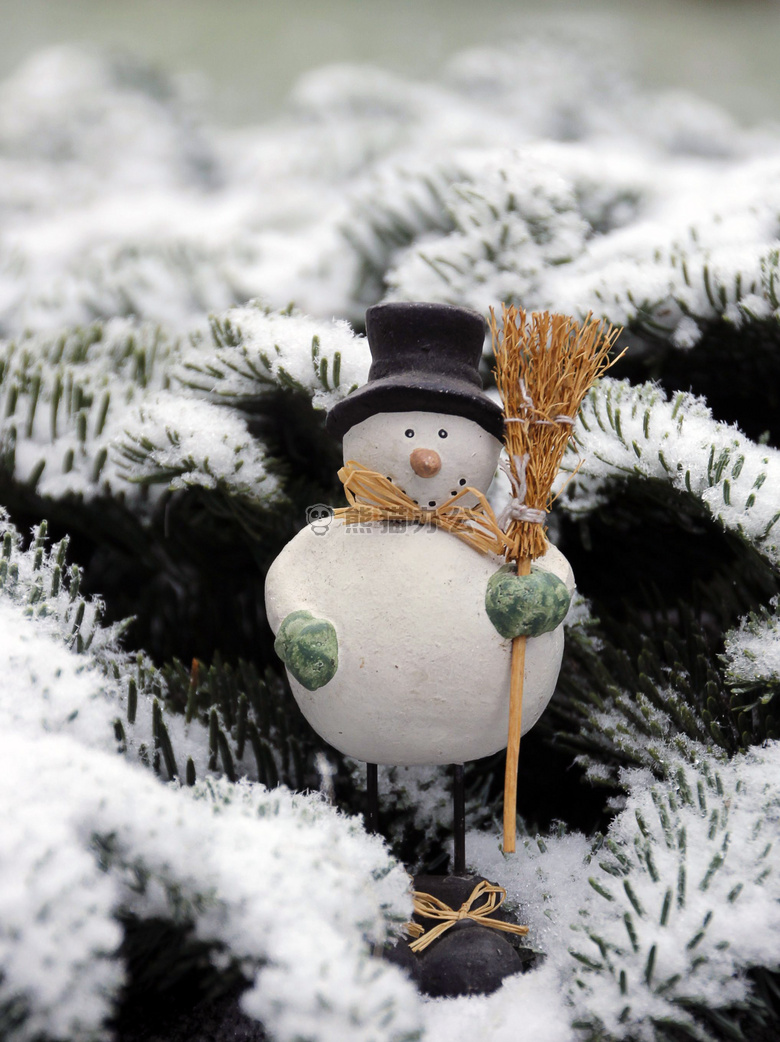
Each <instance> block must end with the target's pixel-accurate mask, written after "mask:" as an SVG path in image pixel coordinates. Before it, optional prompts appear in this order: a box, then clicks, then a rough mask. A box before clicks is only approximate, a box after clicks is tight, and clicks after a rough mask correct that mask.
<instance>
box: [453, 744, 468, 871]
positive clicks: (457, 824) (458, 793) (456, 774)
mask: <svg viewBox="0 0 780 1042" xmlns="http://www.w3.org/2000/svg"><path fill="white" fill-rule="evenodd" d="M452 811H453V819H454V820H453V826H454V834H455V836H454V838H455V857H454V864H453V875H456V876H465V874H466V787H465V785H464V781H463V764H462V763H454V764H453V765H452Z"/></svg>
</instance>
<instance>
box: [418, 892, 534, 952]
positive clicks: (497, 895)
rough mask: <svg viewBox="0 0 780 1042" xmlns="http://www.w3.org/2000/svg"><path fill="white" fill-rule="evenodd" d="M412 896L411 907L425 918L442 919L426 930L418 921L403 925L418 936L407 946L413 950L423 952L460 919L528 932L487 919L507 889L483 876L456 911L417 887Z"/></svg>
mask: <svg viewBox="0 0 780 1042" xmlns="http://www.w3.org/2000/svg"><path fill="white" fill-rule="evenodd" d="M412 896H413V898H414V910H415V912H416V913H417V914H418V915H422V916H425V918H426V919H440V920H441V922H440V923H438V924H437V925H436V926H433V927H431V929H430V930H426V929H425V927H423V926H420V924H419V923H407V924H406V930H407V932H408V933H409V934H411V936H412V937H416V938H417V940H416V941H413V942H412V943H411V944H410V945H409V947H410V948H411V950H412V951H413V952H421V951H424V950H425V949H426V948H427V947H428V945H429V944H431V943H432V942H433V941H435V940H436V938H437V937H441V935H442V934H443V933H446V932H447V930H449V928H450V927H451V926H454V925H455V923H457V922H460V920H461V919H471V920H472V921H473V922H475V923H479V924H480V926H489V927H490V928H491V929H493V930H503V931H504V932H505V933H514V934H517V935H519V936H521V937H525V935H526V934H527V933H528V927H527V926H518V925H517V923H505V922H504V921H503V920H502V919H490V918H488V916H490V915H492V913H493V912H496V911H498V909H499V908H500V907H501V905H502V904H503V903H504V901H505V900H506V890H505V889H504V888H503V887H502V886H496V885H495V884H494V883H488V882H487V880H485V879H483V880H482V882H481V883H478V884H477V886H475V887H474V889H473V890H472V892H471V896H470V897H469V898H467V899H466V900H465V901H464V902H463V904H462V905H461V906H460V908H459V909H458V910H457V911H456V910H455V909H454V908H450V906H449V905H448V904H445V902H444V901H440V900H439V898H438V897H434V896H433V895H432V894H425V893H422V892H421V891H420V890H415V891H414V894H413V895H412ZM485 896H487V900H486V901H485V903H484V904H482V905H479V907H478V908H475V907H474V904H475V903H476V902H477V901H478V900H479V899H480V898H481V897H485Z"/></svg>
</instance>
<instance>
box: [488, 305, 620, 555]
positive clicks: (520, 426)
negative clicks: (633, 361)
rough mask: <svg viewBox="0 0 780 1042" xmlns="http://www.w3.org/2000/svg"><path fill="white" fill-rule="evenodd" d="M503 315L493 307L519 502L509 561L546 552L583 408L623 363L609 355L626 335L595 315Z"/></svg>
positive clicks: (515, 311)
mask: <svg viewBox="0 0 780 1042" xmlns="http://www.w3.org/2000/svg"><path fill="white" fill-rule="evenodd" d="M501 310H502V321H501V327H500V328H499V325H498V322H497V320H496V316H495V312H494V311H493V309H492V308H491V310H490V329H491V332H492V334H493V351H494V354H495V356H496V369H495V375H496V383H497V385H498V390H499V393H500V395H501V400H502V402H503V405H504V416H505V419H506V433H505V438H504V440H505V444H506V449H507V454H508V456H509V476H510V481H511V483H512V489H513V493H514V498H515V500H516V503H515V504H513V507H514V509H513V510H512V512H511V513H510V517H509V523H508V526H507V541H508V543H509V545H510V547H511V549H510V550H509V551H508V552H507V557H508V558H510V559H513V560H519V559H521V558H530V559H533V558H536V557H540V556H541V555H542V554H543V553H544V552H545V550H546V549H547V540H546V538H545V534H544V533H545V531H546V528H545V527H544V525H543V515H545V514H547V512H548V511H549V508H550V494H551V489H552V484H553V481H554V480H555V476H556V474H557V473H558V470H559V469H560V465H561V460H562V458H563V453H564V451H565V449H566V443H567V442H568V440H569V438H570V437H571V435H572V431H573V428H574V421H575V419H576V417H577V413H578V411H579V408H580V405H581V403H582V400H583V398H584V397H585V395H586V394H587V393H588V390H589V388H590V387H591V385H592V384H593V383H594V381H595V380H597V379H598V377H599V376H601V375H602V374H603V373H604V372H605V371H606V370H607V369H608V368H609V367H610V366H611V365H613V364H614V363H615V362H616V361H617V358H615V359H613V360H611V361H610V359H609V352H610V350H611V349H612V348H613V346H614V344H615V341H616V340H617V338H618V336H619V335H620V333H621V330H620V329H617V328H611V327H609V326H608V325H607V324H606V323H604V322H602V321H600V320H597V319H594V318H593V316H592V315H591V314H589V315H588V317H587V318H586V319H585V321H584V322H583V323H582V324H581V325H578V323H577V322H576V320H575V319H573V318H571V317H570V316H569V315H554V314H550V312H548V311H542V312H537V313H535V314H532V315H531V316H530V320H529V319H528V318H527V317H526V313H525V311H524V310H523V309H522V308H516V307H507V306H506V305H505V304H502V306H501ZM618 357H622V355H619V356H618ZM523 508H525V509H523Z"/></svg>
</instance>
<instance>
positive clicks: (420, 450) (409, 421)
mask: <svg viewBox="0 0 780 1042" xmlns="http://www.w3.org/2000/svg"><path fill="white" fill-rule="evenodd" d="M500 452H501V442H500V441H499V440H498V439H497V438H494V437H493V435H492V434H488V433H487V431H485V430H483V429H482V427H480V425H479V424H478V423H474V421H473V420H467V419H465V417H463V416H450V415H449V414H447V413H440V412H383V413H377V414H376V415H375V416H369V418H368V419H367V420H363V422H362V423H358V424H356V425H355V426H354V427H351V428H350V429H349V430H348V431H347V433H346V434H345V435H344V460H345V462H346V461H347V460H351V459H352V460H356V461H357V462H358V463H360V464H361V465H362V466H364V467H367V468H369V469H370V470H376V471H378V472H379V473H380V474H383V475H384V476H385V477H387V478H389V479H390V480H391V481H392V482H393V483H394V484H395V485H397V486H398V487H399V488H400V489H401V490H402V491H403V492H405V493H406V495H407V496H409V497H410V498H411V499H413V500H414V501H415V502H416V503H417V504H418V505H419V506H420V507H422V508H423V509H426V508H430V509H431V510H432V509H433V508H434V507H437V506H441V504H442V503H445V502H446V501H447V500H448V499H451V498H452V497H453V496H455V495H457V494H458V492H460V491H462V490H463V488H464V487H465V486H467V485H470V486H471V487H472V488H476V489H478V490H479V491H480V492H486V491H487V489H488V486H489V485H490V482H491V481H492V480H493V475H494V474H495V472H496V467H497V466H498V457H499V453H500ZM458 503H459V505H462V506H473V505H474V504H475V503H476V500H475V498H474V497H473V496H464V497H463V499H461V500H459V501H458Z"/></svg>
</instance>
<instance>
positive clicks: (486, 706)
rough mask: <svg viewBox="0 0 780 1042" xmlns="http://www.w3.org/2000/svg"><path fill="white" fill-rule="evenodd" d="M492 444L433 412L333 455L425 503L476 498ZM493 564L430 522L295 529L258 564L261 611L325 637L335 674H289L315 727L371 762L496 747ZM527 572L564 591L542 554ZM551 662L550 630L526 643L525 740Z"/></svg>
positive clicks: (351, 436) (552, 670)
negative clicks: (298, 617)
mask: <svg viewBox="0 0 780 1042" xmlns="http://www.w3.org/2000/svg"><path fill="white" fill-rule="evenodd" d="M500 449H501V443H500V442H499V441H498V440H497V439H496V438H494V437H493V436H492V435H491V434H488V433H487V432H486V431H485V430H483V429H482V427H481V426H480V425H479V424H477V423H475V422H473V421H472V420H469V419H466V418H464V417H462V416H453V415H448V414H445V413H433V412H407V413H403V412H393V413H379V414H377V415H374V416H371V417H369V418H368V419H366V420H364V421H363V422H361V423H359V424H357V425H356V426H355V427H353V428H351V429H350V430H349V431H348V432H347V433H346V435H345V436H344V458H345V460H348V459H354V460H356V461H357V462H359V463H360V464H361V465H362V466H364V467H367V468H369V469H371V470H376V471H378V472H380V473H381V474H383V475H384V476H385V477H388V478H390V480H392V481H393V482H394V483H395V484H397V485H398V486H399V488H401V489H402V490H403V491H404V492H405V493H406V494H407V495H408V496H409V497H410V498H412V499H413V500H416V501H417V502H418V503H419V505H420V506H421V507H422V508H423V509H425V508H427V507H430V508H431V509H433V507H434V506H439V505H440V504H441V503H443V502H445V501H446V500H447V499H449V498H451V496H452V495H453V494H455V493H456V492H457V491H459V490H460V489H462V488H463V487H465V486H470V487H473V488H476V489H478V490H480V491H485V490H486V489H487V487H488V486H489V484H490V482H491V480H492V478H493V475H494V473H495V469H496V464H497V460H498V456H499V453H500ZM469 499H470V500H471V502H470V503H469V501H468V499H466V498H465V497H464V500H465V502H464V500H461V501H460V502H461V503H462V504H463V505H473V504H474V502H475V500H474V497H469ZM503 563H504V562H503V559H502V558H500V557H498V556H496V555H494V554H481V553H479V552H478V551H477V550H475V549H473V548H472V547H471V546H469V545H468V544H467V543H465V542H464V541H462V540H461V539H459V538H458V537H457V536H455V535H453V534H452V533H450V532H446V531H444V530H443V529H441V528H437V527H435V526H434V525H432V524H418V523H415V522H372V523H361V524H354V525H347V524H345V523H343V522H342V521H341V520H338V519H334V520H333V521H332V522H331V523H330V525H328V526H327V527H325V526H324V525H323V524H317V525H316V526H313V527H307V528H304V529H303V530H302V531H301V532H299V533H298V535H297V536H296V537H295V538H294V539H293V540H292V541H291V542H290V543H289V544H288V545H287V546H286V547H285V548H284V550H283V551H282V553H281V554H280V555H279V557H278V558H277V559H276V560H275V561H274V563H273V565H272V566H271V568H270V570H269V573H268V578H267V581H266V611H267V614H268V620H269V622H270V624H271V627H272V629H273V631H274V632H275V633H276V632H277V631H278V629H279V626H280V625H281V623H282V621H283V620H284V618H285V617H286V616H287V615H288V614H289V613H290V612H293V611H297V610H301V609H303V610H307V611H310V612H311V613H312V615H313V616H315V617H317V618H320V619H326V620H327V621H329V622H330V623H332V625H333V626H334V628H335V630H336V635H337V638H338V669H337V671H336V674H335V676H334V677H333V678H332V679H331V680H330V681H329V682H328V683H327V684H325V685H324V686H323V687H321V688H319V689H317V690H315V691H308V690H307V689H306V688H305V687H303V686H302V685H301V684H300V683H298V681H297V680H295V678H294V677H292V676H290V678H289V679H290V686H291V688H292V691H293V694H294V696H295V698H296V701H297V702H298V705H299V706H300V708H301V710H302V712H303V714H304V716H305V717H306V719H307V720H308V721H309V723H310V724H311V726H312V727H313V728H314V730H315V731H317V733H318V734H319V735H321V736H322V737H323V738H324V739H325V741H327V742H328V743H329V744H330V745H332V746H334V747H335V748H336V749H338V750H340V751H341V752H342V753H345V754H347V755H349V756H354V757H356V758H358V759H360V760H364V761H366V762H369V763H378V764H400V765H412V764H446V763H463V762H464V761H466V760H472V759H477V758H479V757H481V756H488V755H490V754H492V753H495V752H497V751H498V750H500V749H503V748H504V747H505V746H506V742H507V723H508V711H509V684H510V662H511V652H512V642H511V640H507V639H504V638H502V637H501V636H500V635H499V634H498V632H497V631H496V630H495V628H494V627H493V625H492V623H491V622H490V620H489V618H488V616H487V613H486V610H485V593H486V590H487V584H488V580H489V579H490V577H491V576H492V575H493V574H495V572H496V571H497V570H498V569H499V568H500V567H501V565H502V564H503ZM536 565H537V567H539V568H543V569H546V570H548V571H551V572H553V573H554V574H555V575H557V576H558V577H559V578H560V579H562V580H563V582H564V583H565V584H566V586H567V588H568V590H569V592H570V593H571V592H572V591H573V589H574V579H573V575H572V571H571V568H570V566H569V564H568V562H567V561H566V559H565V558H564V556H563V555H562V554H561V553H560V552H559V551H558V550H556V549H555V548H554V547H550V548H549V550H548V552H547V553H546V554H545V555H544V557H541V558H539V559H538V561H537V562H536ZM562 654H563V631H562V626H559V627H558V628H557V629H555V630H553V631H552V632H550V633H545V634H542V635H541V636H539V637H533V638H529V639H528V641H527V647H526V659H525V686H524V691H523V732H525V731H527V730H529V728H531V727H532V726H533V725H534V724H535V723H536V721H537V720H538V719H539V716H540V715H541V713H542V711H543V710H544V708H545V706H546V705H547V703H548V702H549V700H550V698H551V697H552V694H553V691H554V690H555V684H556V681H557V678H558V672H559V669H560V663H561V656H562Z"/></svg>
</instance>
